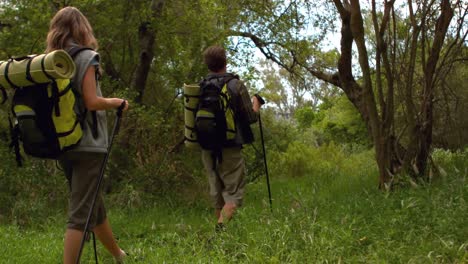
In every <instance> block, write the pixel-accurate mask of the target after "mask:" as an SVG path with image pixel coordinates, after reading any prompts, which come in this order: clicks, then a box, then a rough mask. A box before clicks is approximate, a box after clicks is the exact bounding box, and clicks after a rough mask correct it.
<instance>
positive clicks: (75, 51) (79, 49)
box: [67, 46, 98, 138]
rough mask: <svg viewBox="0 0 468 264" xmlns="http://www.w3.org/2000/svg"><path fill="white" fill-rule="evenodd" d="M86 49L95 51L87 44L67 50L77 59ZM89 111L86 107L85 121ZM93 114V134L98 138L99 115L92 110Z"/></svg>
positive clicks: (83, 117) (83, 116)
mask: <svg viewBox="0 0 468 264" xmlns="http://www.w3.org/2000/svg"><path fill="white" fill-rule="evenodd" d="M84 50H92V51H94V49H92V48H90V47H86V46H73V47H72V48H71V49H69V50H67V52H68V54H69V55H70V57H72V59H73V60H75V58H76V56H78V54H79V53H80V52H82V51H84ZM97 79H98V73H97V72H96V81H97ZM87 113H88V109H86V108H85V111H84V113H83V115H82V119H83V121H84V119H85V117H86V114H87ZM91 115H92V118H93V124H92V126H93V127H92V128H91V132H92V134H93V137H94V138H97V137H98V128H97V115H96V111H91Z"/></svg>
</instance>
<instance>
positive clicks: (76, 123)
mask: <svg viewBox="0 0 468 264" xmlns="http://www.w3.org/2000/svg"><path fill="white" fill-rule="evenodd" d="M86 49H91V48H87V47H73V48H72V49H71V50H69V51H67V52H68V54H69V55H70V56H71V57H72V59H74V58H75V57H76V56H77V55H78V53H79V52H81V51H83V50H86ZM24 59H25V60H29V61H32V60H33V59H34V57H26V58H24ZM30 63H31V62H28V64H30ZM43 68H44V67H43ZM6 69H8V66H7V67H6ZM43 73H44V74H46V75H47V72H46V71H45V70H44V72H43ZM26 75H30V74H29V73H28V71H27V70H26ZM5 76H8V74H7V72H5ZM49 77H50V78H49V82H46V83H35V81H34V79H33V78H31V76H28V80H29V81H30V82H31V85H27V86H21V87H20V86H16V85H15V84H14V83H12V82H11V81H9V84H10V85H11V86H12V87H14V89H15V91H14V95H13V99H12V109H11V110H12V114H13V117H14V119H13V120H11V119H10V127H11V130H12V132H11V135H12V143H11V146H12V147H14V149H15V153H16V160H17V163H18V165H19V166H21V164H22V158H21V155H20V149H19V142H22V145H23V149H24V152H25V153H26V154H28V155H31V156H33V157H38V158H47V159H57V158H59V157H60V156H61V155H62V154H63V153H64V152H65V151H67V150H70V149H71V148H73V147H75V146H76V145H77V144H78V143H79V142H80V140H81V137H82V136H83V131H82V127H81V122H82V120H84V117H85V115H86V113H77V112H76V111H75V109H76V108H75V104H76V102H77V100H78V98H80V97H79V96H77V94H76V91H75V89H74V87H73V83H72V78H68V79H56V78H53V77H51V76H49ZM7 79H8V78H7Z"/></svg>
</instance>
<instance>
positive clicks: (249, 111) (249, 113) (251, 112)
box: [238, 82, 260, 124]
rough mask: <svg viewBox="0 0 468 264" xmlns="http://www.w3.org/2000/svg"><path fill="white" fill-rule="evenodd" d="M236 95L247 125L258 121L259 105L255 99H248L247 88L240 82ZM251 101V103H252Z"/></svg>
mask: <svg viewBox="0 0 468 264" xmlns="http://www.w3.org/2000/svg"><path fill="white" fill-rule="evenodd" d="M239 84H240V85H239V86H238V93H239V99H240V100H239V101H240V102H239V107H240V110H241V112H242V114H243V116H244V118H245V121H246V122H247V123H248V124H253V123H255V122H257V120H258V111H259V109H260V104H259V102H258V100H257V98H256V97H254V99H251V98H250V95H249V91H248V90H247V87H245V85H244V84H243V83H242V82H239ZM252 100H253V102H252Z"/></svg>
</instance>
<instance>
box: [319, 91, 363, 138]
mask: <svg viewBox="0 0 468 264" xmlns="http://www.w3.org/2000/svg"><path fill="white" fill-rule="evenodd" d="M315 120H316V121H315V126H316V127H317V129H318V130H319V131H320V134H321V135H322V136H323V140H324V141H325V142H330V141H334V142H337V143H354V144H361V145H368V144H369V139H368V138H369V137H368V133H367V129H366V125H365V123H364V121H363V120H362V118H361V117H360V116H359V114H358V112H357V111H356V109H355V108H354V107H353V105H352V104H351V102H349V100H348V99H347V98H346V97H345V96H344V95H341V96H339V97H337V98H334V99H331V100H329V101H328V102H325V104H324V106H323V107H321V109H320V110H319V113H318V114H317V118H316V119H315Z"/></svg>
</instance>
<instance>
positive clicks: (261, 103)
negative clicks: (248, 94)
mask: <svg viewBox="0 0 468 264" xmlns="http://www.w3.org/2000/svg"><path fill="white" fill-rule="evenodd" d="M255 98H257V100H258V102H259V103H260V106H262V105H264V104H265V100H264V99H263V98H262V97H261V96H260V95H259V94H255Z"/></svg>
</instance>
